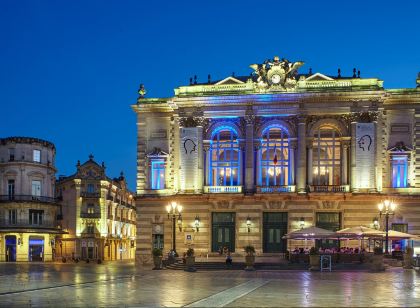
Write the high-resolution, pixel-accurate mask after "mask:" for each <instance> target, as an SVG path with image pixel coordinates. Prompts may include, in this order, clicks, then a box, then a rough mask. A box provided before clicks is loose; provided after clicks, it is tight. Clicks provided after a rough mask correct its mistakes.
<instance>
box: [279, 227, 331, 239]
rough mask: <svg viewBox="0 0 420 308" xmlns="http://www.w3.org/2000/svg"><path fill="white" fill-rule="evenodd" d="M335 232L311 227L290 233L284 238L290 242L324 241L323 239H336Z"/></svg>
mask: <svg viewBox="0 0 420 308" xmlns="http://www.w3.org/2000/svg"><path fill="white" fill-rule="evenodd" d="M334 237H335V232H334V231H330V230H326V229H322V228H318V227H309V228H303V229H300V230H296V231H293V232H290V233H288V234H286V235H285V236H283V238H284V239H289V240H305V239H322V238H334Z"/></svg>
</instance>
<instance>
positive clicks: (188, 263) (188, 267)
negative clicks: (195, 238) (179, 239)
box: [185, 248, 196, 272]
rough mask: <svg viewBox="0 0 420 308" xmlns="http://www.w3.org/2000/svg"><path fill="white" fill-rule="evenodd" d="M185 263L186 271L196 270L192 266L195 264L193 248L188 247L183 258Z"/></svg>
mask: <svg viewBox="0 0 420 308" xmlns="http://www.w3.org/2000/svg"><path fill="white" fill-rule="evenodd" d="M185 264H186V268H185V271H187V272H195V271H196V268H195V266H194V265H195V256H194V249H192V248H188V250H187V256H186V258H185Z"/></svg>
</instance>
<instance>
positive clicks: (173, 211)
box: [166, 201, 182, 254]
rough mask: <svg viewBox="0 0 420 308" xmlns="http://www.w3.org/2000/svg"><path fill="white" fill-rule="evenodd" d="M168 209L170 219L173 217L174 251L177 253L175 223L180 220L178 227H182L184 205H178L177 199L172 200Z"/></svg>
mask: <svg viewBox="0 0 420 308" xmlns="http://www.w3.org/2000/svg"><path fill="white" fill-rule="evenodd" d="M166 211H167V212H168V219H172V251H174V252H175V254H176V238H175V237H176V228H175V223H176V221H177V220H178V227H179V228H180V229H181V228H182V227H181V225H182V216H181V211H182V206H181V205H178V204H177V203H176V202H175V201H172V202H171V204H168V205H167V206H166Z"/></svg>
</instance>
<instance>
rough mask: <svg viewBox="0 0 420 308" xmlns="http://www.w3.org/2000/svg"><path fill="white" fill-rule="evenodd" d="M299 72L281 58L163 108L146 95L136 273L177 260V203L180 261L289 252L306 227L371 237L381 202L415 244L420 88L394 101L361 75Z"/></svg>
mask: <svg viewBox="0 0 420 308" xmlns="http://www.w3.org/2000/svg"><path fill="white" fill-rule="evenodd" d="M302 65H303V62H295V63H291V62H289V61H287V60H284V59H282V60H280V59H279V58H278V57H275V58H274V59H273V60H270V61H269V60H268V61H266V62H264V63H263V64H253V65H251V68H252V69H253V70H254V72H253V73H252V74H251V76H248V77H234V76H231V77H227V78H225V79H223V80H220V81H217V82H212V81H211V80H210V77H209V80H208V82H207V83H197V82H196V81H194V82H192V81H191V82H190V85H188V86H181V87H179V88H177V89H175V96H174V97H171V98H167V99H160V98H144V93H145V90H144V87H142V88H141V91H140V92H139V93H140V95H141V96H140V97H139V99H138V101H137V104H135V105H133V106H132V108H133V110H134V111H135V112H136V114H137V129H138V130H137V138H138V148H137V156H138V158H137V191H136V192H137V198H136V202H137V208H138V211H139V216H138V220H137V227H138V233H137V234H138V236H137V252H136V258H137V260H138V261H139V262H144V261H147V258H148V256H150V251H151V249H152V248H153V247H160V248H164V250H165V251H168V250H170V249H171V243H172V224H171V221H170V220H168V219H167V215H166V211H165V206H166V205H167V204H168V203H170V202H172V201H176V202H177V203H178V204H180V205H182V206H183V213H182V221H179V224H178V226H177V230H176V246H177V248H178V252H180V251H181V252H182V251H185V250H186V249H187V247H189V246H192V247H194V249H195V250H196V251H197V253H198V254H201V255H207V254H210V255H211V254H213V253H215V254H216V253H217V251H218V250H219V249H220V247H223V246H227V247H229V248H230V250H231V251H235V252H238V253H242V251H243V247H244V246H245V245H247V244H252V245H254V246H255V247H256V250H257V251H258V253H259V254H272V253H280V252H284V251H285V250H286V249H288V248H289V247H290V246H291V245H294V243H293V242H291V241H289V242H287V241H285V240H283V239H282V236H283V235H284V234H285V233H287V232H290V231H293V230H296V229H299V228H301V227H302V226H310V225H316V226H319V227H323V228H327V229H332V230H337V229H340V228H346V227H352V226H358V225H365V226H371V227H373V221H374V219H375V217H378V216H379V215H378V210H377V204H378V203H379V202H380V201H381V200H383V199H384V198H392V199H394V200H395V201H396V202H397V203H398V209H397V213H396V215H395V216H394V217H393V218H392V228H394V229H397V230H400V231H408V232H410V233H414V234H420V171H419V169H418V167H417V166H419V165H420V148H419V147H418V145H417V143H420V140H417V139H416V136H417V135H420V77H419V78H418V79H417V88H412V89H393V90H391V89H389V90H388V89H384V87H383V81H381V80H379V79H377V78H361V77H360V73H356V70H354V72H353V75H352V76H351V77H342V76H341V74H340V71H339V73H338V76H326V75H324V74H321V73H312V72H311V70H309V73H308V74H298V69H299V68H300V67H301V66H302ZM196 218H199V219H196ZM196 220H197V221H198V220H199V223H196ZM247 221H248V224H247ZM382 225H383V222H382V223H381V227H382ZM197 226H198V227H197ZM324 244H325V245H328V243H324Z"/></svg>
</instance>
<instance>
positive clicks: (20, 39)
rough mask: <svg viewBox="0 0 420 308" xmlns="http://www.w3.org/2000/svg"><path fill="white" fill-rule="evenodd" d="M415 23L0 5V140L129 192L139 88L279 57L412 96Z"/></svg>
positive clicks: (301, 11)
mask: <svg viewBox="0 0 420 308" xmlns="http://www.w3.org/2000/svg"><path fill="white" fill-rule="evenodd" d="M397 5H399V6H397ZM419 12H420V4H419V2H418V1H403V2H395V1H392V2H391V1H351V2H345V4H344V2H342V1H303V0H302V1H287V2H285V1H226V0H225V1H203V2H200V1H93V0H87V1H86V0H84V1H77V0H72V1H18V0H3V1H1V2H0V44H1V46H0V91H1V106H2V108H1V120H0V137H7V136H33V137H38V138H43V139H47V140H49V141H52V142H54V143H55V144H56V146H57V167H58V174H65V175H68V174H71V173H73V172H74V171H75V165H76V162H77V160H78V159H80V160H81V161H82V162H83V161H85V160H87V159H88V155H89V154H90V153H92V154H93V155H94V156H95V159H96V160H97V161H98V162H99V163H100V162H102V161H104V162H105V164H106V165H107V173H108V175H109V176H111V177H114V176H118V175H119V172H120V171H121V170H124V172H125V174H126V177H127V180H128V182H129V186H130V188H132V189H134V188H135V173H136V119H135V114H134V113H133V112H132V110H131V108H130V105H131V104H133V103H135V102H136V98H137V89H138V85H139V84H140V83H144V84H145V86H146V88H147V91H148V94H147V97H168V96H172V95H173V93H174V92H173V89H174V88H175V87H177V86H179V85H185V84H187V83H188V81H189V77H191V76H193V75H197V76H198V80H199V81H206V80H207V75H208V74H211V75H212V79H214V80H215V79H221V78H224V77H226V76H228V75H231V74H232V72H235V73H236V74H237V75H241V74H243V75H248V74H249V73H250V72H251V70H250V69H249V68H248V66H249V64H251V63H260V62H262V61H263V60H265V59H267V58H272V57H273V56H274V55H279V56H280V57H285V58H288V59H289V60H291V61H296V60H303V61H305V63H306V64H305V66H303V67H302V68H301V70H300V71H301V72H307V71H308V69H309V67H312V69H313V72H322V73H324V74H331V75H335V74H336V73H337V68H339V67H340V68H341V71H342V75H343V76H344V75H346V76H348V75H351V71H352V69H353V67H356V68H358V69H360V71H361V76H362V77H378V78H381V79H383V80H384V81H385V83H384V85H385V87H386V88H400V87H414V86H415V79H416V76H417V73H418V72H419V71H420V52H419V50H420V48H419V47H420V32H419V14H420V13H419Z"/></svg>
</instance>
